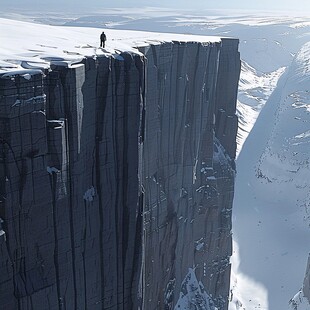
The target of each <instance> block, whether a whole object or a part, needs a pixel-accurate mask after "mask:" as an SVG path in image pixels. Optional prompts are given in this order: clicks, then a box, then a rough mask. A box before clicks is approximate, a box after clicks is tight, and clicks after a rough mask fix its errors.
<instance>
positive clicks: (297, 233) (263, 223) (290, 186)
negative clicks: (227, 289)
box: [231, 44, 310, 310]
mask: <svg viewBox="0 0 310 310" xmlns="http://www.w3.org/2000/svg"><path fill="white" fill-rule="evenodd" d="M309 58H310V44H306V45H305V46H304V47H303V48H302V49H301V51H300V52H299V53H298V55H297V56H296V58H295V60H294V62H293V63H292V65H291V66H290V67H289V69H288V70H287V71H286V72H285V74H284V75H283V76H282V77H281V79H280V82H279V83H278V86H277V88H276V90H275V91H274V92H273V94H272V95H271V97H270V98H269V100H268V102H267V104H266V106H265V107H264V109H263V110H262V112H261V114H260V115H259V117H258V119H257V121H256V123H255V125H254V127H253V130H252V131H251V133H250V135H249V137H248V139H247V140H246V142H245V144H244V147H243V149H242V151H241V153H240V155H239V157H238V160H237V171H238V173H237V178H236V192H235V200H234V221H233V227H234V236H235V240H236V242H237V243H238V247H237V246H235V257H234V259H235V261H237V262H235V266H234V269H235V272H236V273H237V286H238V290H240V292H241V297H240V298H237V299H239V301H241V303H242V305H243V307H244V309H247V310H248V309H255V307H256V309H266V310H267V309H276V310H277V309H279V310H280V309H289V308H288V307H289V306H288V302H289V300H290V299H291V297H292V296H294V295H295V294H296V292H297V291H298V290H299V288H300V286H301V284H302V281H303V278H304V275H305V266H306V263H307V257H308V253H309V250H310V248H309V244H310V234H309V232H310V217H309V211H310V210H309V198H310V197H309V193H310V192H309V188H310V178H309V175H310V166H309V162H310V155H309V154H310V144H309V143H308V141H309V140H308V131H309V112H308V111H307V106H306V105H305V104H302V105H299V106H298V107H296V103H297V102H303V103H307V102H310V94H308V92H307V89H308V87H309V84H310V71H309V70H308V68H309V64H308V59H309ZM296 136H297V137H298V141H299V140H303V142H304V143H301V144H299V143H298V144H296V143H295V142H296ZM238 248H239V249H238ZM238 264H239V267H238ZM254 285H255V286H257V285H258V288H259V289H258V292H261V294H258V293H255V292H254V291H252V292H251V291H247V289H246V288H249V287H251V288H253V287H254ZM264 292H265V293H264ZM236 294H237V292H236ZM245 296H246V298H244V297H245ZM254 297H255V298H254ZM250 300H251V301H250ZM309 306H310V305H308V309H309ZM231 309H238V308H237V306H235V308H234V307H231ZM241 309H243V308H241Z"/></svg>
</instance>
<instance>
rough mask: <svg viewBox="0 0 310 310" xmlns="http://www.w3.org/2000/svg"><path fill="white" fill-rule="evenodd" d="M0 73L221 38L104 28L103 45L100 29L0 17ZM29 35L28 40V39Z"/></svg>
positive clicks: (214, 40) (216, 40) (217, 40)
mask: <svg viewBox="0 0 310 310" xmlns="http://www.w3.org/2000/svg"><path fill="white" fill-rule="evenodd" d="M0 25H1V26H0V40H1V46H0V73H4V72H6V71H12V70H29V69H33V68H37V67H39V68H40V67H45V68H46V67H49V65H50V63H51V62H54V63H55V62H57V63H61V64H62V65H70V64H74V63H76V62H79V61H81V59H82V58H83V57H90V56H91V57H92V56H96V55H105V54H110V55H111V54H112V55H114V56H115V57H117V55H118V54H119V53H120V52H121V51H130V52H135V53H139V52H138V50H137V48H136V47H141V46H146V45H148V44H150V43H152V44H156V43H159V42H171V41H172V40H177V41H182V42H193V41H194V42H202V43H207V44H208V42H220V37H215V36H214V37H210V36H198V35H184V34H171V33H170V34H169V33H165V34H163V33H155V32H142V31H124V30H122V31H120V30H113V29H107V30H105V33H106V35H107V37H108V40H107V42H106V48H105V49H101V48H98V46H99V37H100V34H101V31H102V29H96V28H82V27H65V26H63V27H61V26H57V27H56V26H49V25H38V24H33V23H29V22H22V21H14V20H10V19H3V18H0ZM29 38H31V39H29Z"/></svg>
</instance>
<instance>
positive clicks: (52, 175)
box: [0, 39, 240, 310]
mask: <svg viewBox="0 0 310 310" xmlns="http://www.w3.org/2000/svg"><path fill="white" fill-rule="evenodd" d="M237 46H238V41H237V40H232V39H225V40H224V39H223V40H222V41H221V42H219V43H210V44H201V43H194V42H193V43H181V42H173V43H164V44H158V45H153V46H148V47H144V48H140V49H141V51H143V53H144V55H145V56H141V55H138V54H133V53H125V52H124V53H122V54H120V55H118V56H117V57H112V56H110V57H98V58H85V59H84V60H83V62H82V63H80V64H77V65H73V66H70V67H64V66H59V65H58V66H57V65H53V66H52V67H51V69H50V70H45V71H44V72H42V71H41V70H32V71H30V72H29V73H28V74H26V75H25V74H21V73H18V72H15V73H14V72H11V73H8V74H4V75H2V76H1V77H0V96H1V97H0V100H1V101H0V117H1V122H0V217H1V219H2V220H3V222H2V223H1V227H0V304H1V307H3V309H7V310H10V309H12V310H13V309H14V310H15V309H18V310H21V309H23V310H24V309H27V310H28V309H29V310H30V309H31V310H34V309H38V310H39V309H40V310H41V309H59V310H64V309H66V310H69V309H72V310H77V309H83V310H85V309H115V310H116V309H126V310H130V309H145V310H153V309H154V310H155V309H173V308H174V307H175V309H179V307H178V305H179V304H180V301H179V298H180V294H183V295H186V293H185V292H184V287H185V286H186V285H185V284H184V283H185V282H184V281H185V280H186V278H187V277H188V273H189V270H190V271H191V275H192V279H194V278H195V283H198V282H199V283H201V286H200V288H199V289H200V291H201V292H202V294H203V296H208V298H209V299H210V300H208V302H209V304H210V305H211V304H212V305H214V306H216V307H217V308H218V309H227V303H228V291H229V275H230V264H229V257H230V255H231V205H232V197H233V185H234V173H235V171H234V169H235V166H234V154H235V150H236V142H235V136H236V130H237V119H236V116H235V103H236V94H237V83H238V76H239V71H240V60H239V53H238V50H237ZM190 268H192V269H190ZM182 283H183V284H182ZM186 287H188V285H187V286H186ZM197 298H198V297H197ZM188 309H190V308H188ZM201 309H205V308H203V307H202V308H201Z"/></svg>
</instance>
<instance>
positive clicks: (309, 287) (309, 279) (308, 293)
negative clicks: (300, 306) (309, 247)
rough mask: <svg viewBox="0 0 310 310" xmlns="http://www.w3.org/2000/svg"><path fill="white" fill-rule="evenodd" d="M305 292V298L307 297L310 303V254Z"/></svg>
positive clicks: (304, 286)
mask: <svg viewBox="0 0 310 310" xmlns="http://www.w3.org/2000/svg"><path fill="white" fill-rule="evenodd" d="M303 294H304V296H305V298H307V300H308V302H309V304H310V255H309V257H308V264H307V269H306V276H305V279H304V285H303Z"/></svg>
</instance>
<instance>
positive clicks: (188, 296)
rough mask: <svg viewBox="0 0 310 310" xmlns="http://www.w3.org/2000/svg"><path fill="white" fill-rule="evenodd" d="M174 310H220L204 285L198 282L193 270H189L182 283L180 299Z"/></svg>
mask: <svg viewBox="0 0 310 310" xmlns="http://www.w3.org/2000/svg"><path fill="white" fill-rule="evenodd" d="M174 310H218V309H217V308H216V307H215V306H214V302H213V300H212V297H211V296H210V295H209V294H208V293H207V292H206V291H205V288H204V286H203V284H202V283H201V282H200V281H199V282H198V280H197V277H196V274H195V269H193V268H189V269H188V273H187V275H186V276H185V278H184V280H183V282H182V286H181V292H180V297H179V300H178V302H177V304H176V305H175V307H174Z"/></svg>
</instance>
